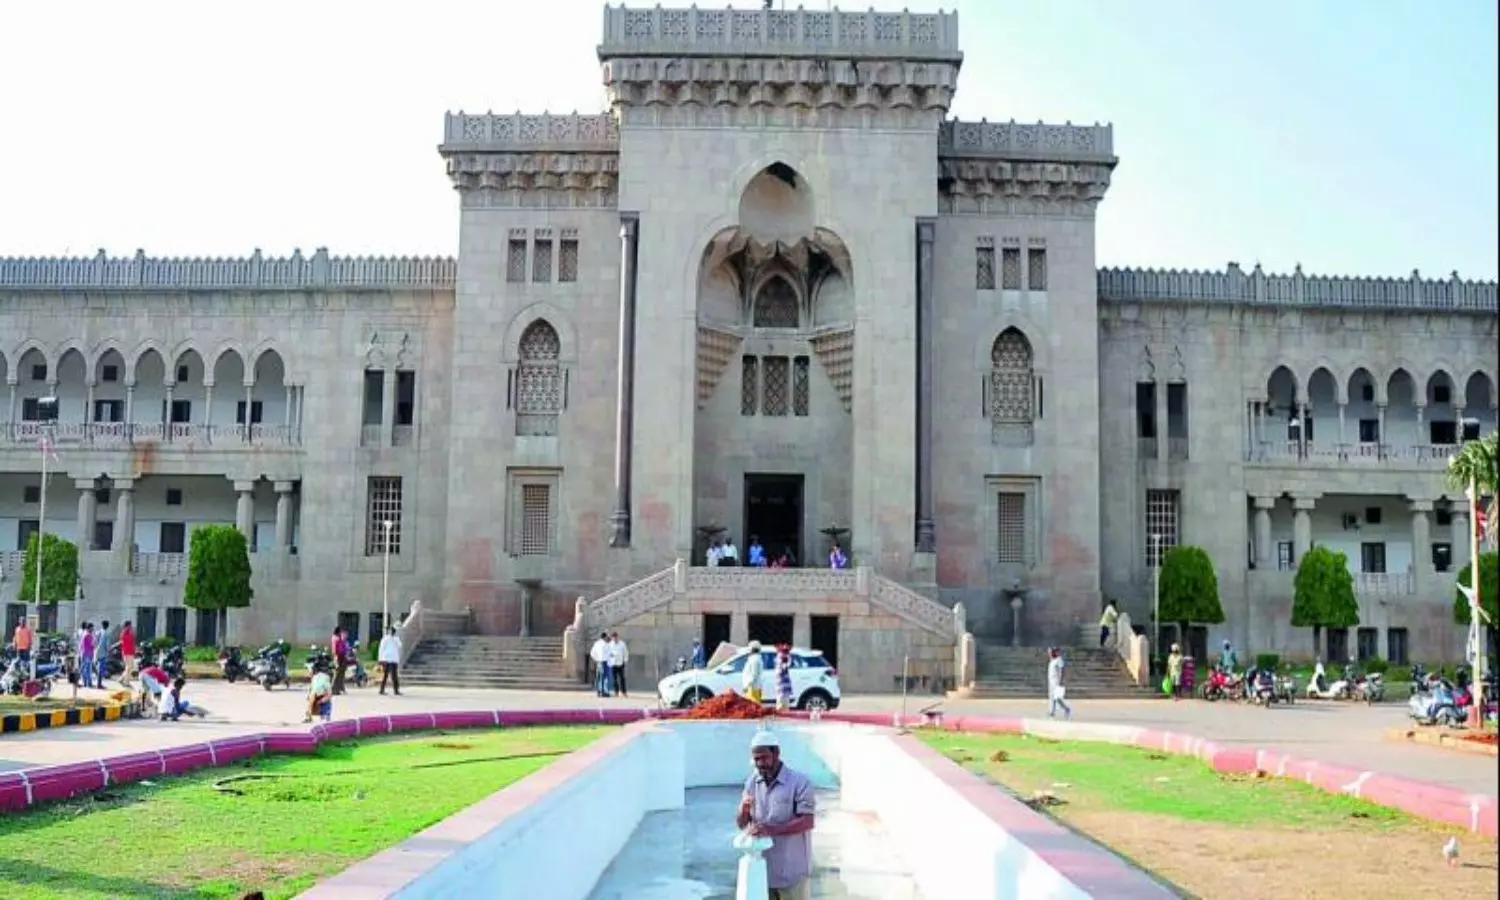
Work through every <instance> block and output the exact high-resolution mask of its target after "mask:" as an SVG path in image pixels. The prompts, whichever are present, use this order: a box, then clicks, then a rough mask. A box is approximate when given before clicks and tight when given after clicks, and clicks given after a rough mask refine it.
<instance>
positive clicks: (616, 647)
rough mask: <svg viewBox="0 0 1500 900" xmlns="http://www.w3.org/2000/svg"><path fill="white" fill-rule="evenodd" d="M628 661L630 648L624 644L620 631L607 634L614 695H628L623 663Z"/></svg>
mask: <svg viewBox="0 0 1500 900" xmlns="http://www.w3.org/2000/svg"><path fill="white" fill-rule="evenodd" d="M628 662H630V648H629V647H626V646H625V641H624V640H623V639H622V638H621V637H620V632H618V631H616V632H615V633H614V634H611V635H610V636H609V674H610V677H611V678H612V679H613V682H614V683H613V685H612V686H613V688H614V694H615V696H616V697H629V696H630V692H629V691H628V690H626V684H625V664H626V663H628Z"/></svg>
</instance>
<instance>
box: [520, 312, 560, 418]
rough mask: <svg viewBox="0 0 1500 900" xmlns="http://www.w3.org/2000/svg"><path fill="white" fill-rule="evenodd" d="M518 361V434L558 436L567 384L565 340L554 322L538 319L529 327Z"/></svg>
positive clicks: (522, 340)
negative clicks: (558, 425)
mask: <svg viewBox="0 0 1500 900" xmlns="http://www.w3.org/2000/svg"><path fill="white" fill-rule="evenodd" d="M516 360H517V362H516V377H515V410H516V434H517V435H518V436H553V435H556V434H557V422H558V418H559V417H560V416H561V414H562V409H563V394H564V391H565V388H566V382H565V380H564V377H563V370H562V339H561V338H560V337H559V336H558V333H557V329H556V328H554V327H552V323H551V322H548V321H547V320H546V319H540V318H539V319H535V320H533V321H532V322H531V324H529V325H527V326H526V330H524V331H522V332H521V339H520V342H519V344H518V346H517V347H516Z"/></svg>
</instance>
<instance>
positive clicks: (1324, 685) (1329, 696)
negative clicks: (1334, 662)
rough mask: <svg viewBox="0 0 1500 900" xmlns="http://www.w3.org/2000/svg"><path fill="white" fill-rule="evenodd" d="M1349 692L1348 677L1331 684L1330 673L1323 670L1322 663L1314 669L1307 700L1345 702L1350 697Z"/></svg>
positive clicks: (1308, 685)
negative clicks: (1329, 680) (1329, 681)
mask: <svg viewBox="0 0 1500 900" xmlns="http://www.w3.org/2000/svg"><path fill="white" fill-rule="evenodd" d="M1349 692H1350V685H1349V679H1348V677H1347V676H1346V677H1344V678H1340V679H1339V680H1338V681H1335V682H1334V683H1332V684H1329V683H1328V673H1327V672H1325V671H1324V670H1323V664H1322V663H1321V662H1320V663H1318V664H1317V666H1316V667H1315V668H1314V669H1313V677H1312V680H1311V681H1309V682H1308V683H1307V699H1309V700H1343V699H1346V698H1347V697H1349Z"/></svg>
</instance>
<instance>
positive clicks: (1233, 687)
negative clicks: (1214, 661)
mask: <svg viewBox="0 0 1500 900" xmlns="http://www.w3.org/2000/svg"><path fill="white" fill-rule="evenodd" d="M1241 684H1242V681H1241V679H1239V678H1236V677H1235V676H1234V675H1232V674H1230V673H1228V672H1226V671H1224V670H1223V669H1220V668H1218V667H1217V666H1216V667H1214V668H1212V669H1209V670H1208V678H1207V679H1205V680H1204V682H1203V691H1202V694H1203V699H1204V700H1207V701H1208V702H1210V703H1214V702H1217V701H1219V700H1224V699H1226V698H1230V697H1233V698H1234V699H1239V695H1240V690H1241Z"/></svg>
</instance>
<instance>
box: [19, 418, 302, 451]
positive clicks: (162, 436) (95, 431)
mask: <svg viewBox="0 0 1500 900" xmlns="http://www.w3.org/2000/svg"><path fill="white" fill-rule="evenodd" d="M44 435H50V436H51V439H52V442H53V444H54V445H56V446H58V447H86V448H87V447H94V448H99V449H101V450H111V449H125V448H129V447H135V446H139V445H142V444H181V445H183V447H184V449H198V448H208V447H212V448H213V449H215V450H234V449H237V448H246V447H249V448H254V449H266V448H278V447H283V448H292V447H298V446H300V445H301V443H302V436H301V434H300V433H298V429H297V427H296V426H294V425H265V424H260V423H257V424H252V425H249V426H246V425H204V424H200V423H190V422H173V423H169V424H163V423H161V422H142V423H136V424H127V423H124V422H93V423H89V424H84V423H82V422H57V423H51V424H48V423H43V422H11V423H8V424H6V425H4V426H3V427H0V442H3V443H9V444H15V445H22V446H26V447H35V446H37V445H38V444H39V443H41V441H42V438H43V436H44Z"/></svg>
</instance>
